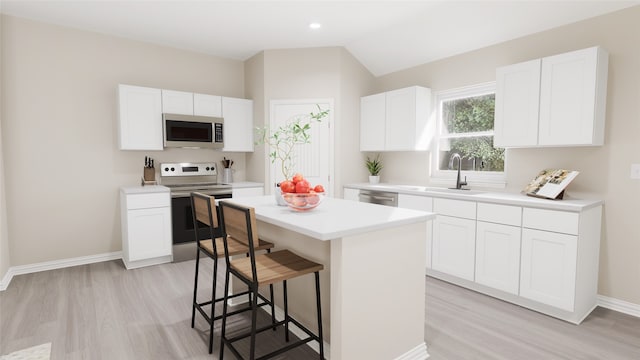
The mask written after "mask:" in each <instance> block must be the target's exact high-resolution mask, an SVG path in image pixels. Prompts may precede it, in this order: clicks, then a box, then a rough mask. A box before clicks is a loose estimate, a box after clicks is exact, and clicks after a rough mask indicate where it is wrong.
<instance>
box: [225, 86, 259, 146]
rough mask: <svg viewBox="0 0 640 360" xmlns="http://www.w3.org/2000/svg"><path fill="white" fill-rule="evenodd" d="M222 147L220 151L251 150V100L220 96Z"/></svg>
mask: <svg viewBox="0 0 640 360" xmlns="http://www.w3.org/2000/svg"><path fill="white" fill-rule="evenodd" d="M222 117H223V118H224V125H223V129H224V130H223V131H224V148H223V149H222V151H236V152H252V151H253V100H248V99H237V98H228V97H223V98H222Z"/></svg>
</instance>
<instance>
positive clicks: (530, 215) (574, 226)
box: [522, 208, 580, 235]
mask: <svg viewBox="0 0 640 360" xmlns="http://www.w3.org/2000/svg"><path fill="white" fill-rule="evenodd" d="M579 218H580V215H579V214H578V213H573V212H566V211H557V210H543V209H529V208H524V210H523V212H522V226H523V227H525V228H530V229H540V230H548V231H553V232H559V233H565V234H573V235H578V223H579Z"/></svg>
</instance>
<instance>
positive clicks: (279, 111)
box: [266, 99, 333, 196]
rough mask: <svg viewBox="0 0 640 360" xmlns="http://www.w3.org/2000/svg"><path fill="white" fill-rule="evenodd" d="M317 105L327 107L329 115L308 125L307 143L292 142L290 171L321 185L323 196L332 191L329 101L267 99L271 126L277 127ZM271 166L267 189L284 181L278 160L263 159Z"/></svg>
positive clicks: (330, 114) (330, 111)
mask: <svg viewBox="0 0 640 360" xmlns="http://www.w3.org/2000/svg"><path fill="white" fill-rule="evenodd" d="M318 106H320V108H321V109H322V110H329V115H328V116H327V117H325V118H324V119H322V121H321V122H315V121H314V122H313V123H312V124H311V129H310V131H309V134H310V143H308V144H304V145H296V147H295V150H294V152H293V153H294V164H295V165H294V166H293V171H294V172H297V173H301V174H302V175H303V176H304V177H305V178H306V179H307V180H308V181H309V183H311V186H314V185H318V184H321V185H322V186H323V187H324V189H325V191H326V193H327V195H329V196H331V195H332V193H333V190H332V189H333V182H332V178H333V177H332V176H331V173H332V166H333V165H332V164H333V149H332V146H331V133H330V126H331V125H330V124H331V123H332V122H333V100H327V99H320V100H313V99H311V100H306V99H305V100H272V101H271V119H270V121H271V123H270V127H271V129H277V128H278V127H279V126H282V125H285V124H287V123H288V122H291V121H294V120H295V119H296V118H298V117H303V118H306V119H308V115H309V114H310V113H317V112H318V111H319V110H318ZM266 160H267V161H269V162H270V166H271V175H270V177H271V178H270V184H271V186H267V188H268V189H274V188H275V184H276V183H278V182H280V181H282V180H284V179H283V174H282V171H281V166H282V164H281V161H279V160H276V161H275V162H273V163H271V159H270V158H267V159H266Z"/></svg>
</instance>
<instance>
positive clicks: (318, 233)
mask: <svg viewBox="0 0 640 360" xmlns="http://www.w3.org/2000/svg"><path fill="white" fill-rule="evenodd" d="M221 201H232V202H236V203H238V204H241V205H244V206H250V207H253V208H255V211H256V218H257V219H258V220H260V221H264V222H266V223H269V224H272V225H276V226H280V227H283V228H285V229H288V230H291V231H295V232H298V233H301V234H303V235H307V236H310V237H312V238H315V239H318V240H332V239H337V238H341V237H344V236H349V235H357V234H362V233H366V232H370V231H374V230H380V229H386V228H391V227H396V226H401V225H408V224H413V223H417V222H420V221H426V220H431V219H433V218H434V217H435V214H433V213H428V212H424V211H417V210H409V209H400V208H394V207H389V206H381V205H374V204H367V203H360V202H356V201H350V200H343V199H336V198H329V197H327V198H325V199H324V200H323V202H322V203H320V205H318V207H317V208H315V209H313V210H309V211H306V212H298V211H294V210H292V209H290V208H289V207H287V206H278V205H277V204H276V200H275V198H274V196H273V195H265V196H255V197H243V198H238V199H229V200H221Z"/></svg>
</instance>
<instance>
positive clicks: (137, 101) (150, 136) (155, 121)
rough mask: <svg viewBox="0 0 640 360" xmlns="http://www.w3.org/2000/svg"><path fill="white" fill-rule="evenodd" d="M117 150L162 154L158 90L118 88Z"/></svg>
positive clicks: (132, 87)
mask: <svg viewBox="0 0 640 360" xmlns="http://www.w3.org/2000/svg"><path fill="white" fill-rule="evenodd" d="M118 100H119V101H118V106H119V109H118V138H119V146H120V150H162V94H161V91H160V89H153V88H147V87H140V86H131V85H118Z"/></svg>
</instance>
